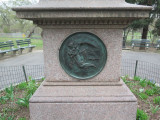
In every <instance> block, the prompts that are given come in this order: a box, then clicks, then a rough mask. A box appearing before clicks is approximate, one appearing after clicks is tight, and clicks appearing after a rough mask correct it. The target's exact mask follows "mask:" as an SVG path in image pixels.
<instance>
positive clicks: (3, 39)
mask: <svg viewBox="0 0 160 120" xmlns="http://www.w3.org/2000/svg"><path fill="white" fill-rule="evenodd" d="M24 39H25V38H10V37H0V42H6V41H9V40H12V41H13V42H14V45H15V47H14V48H17V44H16V40H24ZM31 42H32V43H31V45H36V47H35V48H34V50H35V49H36V50H42V49H43V41H42V40H41V39H31ZM6 49H9V48H6Z"/></svg>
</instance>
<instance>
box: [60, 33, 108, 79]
mask: <svg viewBox="0 0 160 120" xmlns="http://www.w3.org/2000/svg"><path fill="white" fill-rule="evenodd" d="M106 60H107V50H106V47H105V45H104V43H103V42H102V40H101V39H100V38H99V37H97V36H96V35H94V34H92V33H88V32H78V33H74V34H72V35H70V36H69V37H67V38H66V39H65V40H64V42H63V43H62V45H61V48H60V51H59V61H60V64H61V66H62V68H63V69H64V70H65V72H66V73H67V74H69V75H70V76H72V77H75V78H78V79H88V78H92V77H94V76H96V75H97V74H98V73H100V72H101V71H102V69H103V68H104V66H105V63H106Z"/></svg>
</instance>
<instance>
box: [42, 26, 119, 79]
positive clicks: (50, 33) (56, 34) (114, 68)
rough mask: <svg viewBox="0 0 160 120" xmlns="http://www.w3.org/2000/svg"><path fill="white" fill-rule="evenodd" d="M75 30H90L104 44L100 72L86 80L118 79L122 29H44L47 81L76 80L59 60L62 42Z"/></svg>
mask: <svg viewBox="0 0 160 120" xmlns="http://www.w3.org/2000/svg"><path fill="white" fill-rule="evenodd" d="M75 32H91V33H93V34H95V35H97V36H98V37H99V38H100V39H101V40H102V41H103V42H104V44H105V46H106V48H107V52H108V55H107V56H108V57H107V62H106V65H105V67H104V69H103V70H102V72H101V73H100V74H98V75H97V76H95V77H93V78H91V79H89V80H87V81H91V82H95V81H98V82H101V81H119V77H120V66H121V53H122V51H121V49H122V29H44V31H43V39H44V61H45V76H46V80H47V81H74V82H75V81H77V82H79V81H80V80H78V79H75V78H72V77H70V76H69V75H68V74H67V73H66V72H65V71H64V70H63V69H62V67H61V65H60V62H59V49H60V46H61V44H62V42H63V41H64V40H65V39H66V38H67V37H68V36H69V35H71V34H73V33H75Z"/></svg>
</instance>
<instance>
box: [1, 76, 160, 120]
mask: <svg viewBox="0 0 160 120" xmlns="http://www.w3.org/2000/svg"><path fill="white" fill-rule="evenodd" d="M122 79H123V81H124V82H125V83H126V85H127V86H128V87H129V88H130V90H131V91H132V92H133V93H134V95H135V96H136V97H137V101H138V109H137V117H136V120H160V87H159V86H157V85H156V84H155V83H153V82H152V81H149V80H146V79H142V78H140V77H137V76H136V77H134V79H129V77H128V76H125V77H122ZM43 80H44V79H43ZM43 80H41V81H39V82H36V81H35V80H32V79H31V78H30V81H28V83H26V82H22V83H20V84H19V85H17V86H15V87H14V86H13V85H11V86H10V87H9V88H6V89H5V90H3V91H1V92H0V120H29V99H30V98H31V96H32V95H33V93H34V92H35V91H36V89H37V88H38V87H39V85H40V83H41V82H42V81H43Z"/></svg>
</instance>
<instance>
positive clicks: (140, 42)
mask: <svg viewBox="0 0 160 120" xmlns="http://www.w3.org/2000/svg"><path fill="white" fill-rule="evenodd" d="M150 44H151V42H150V40H146V39H133V40H132V41H131V46H132V49H134V47H145V48H146V49H148V48H149V47H150Z"/></svg>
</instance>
